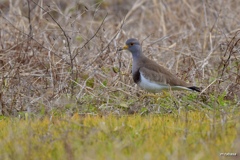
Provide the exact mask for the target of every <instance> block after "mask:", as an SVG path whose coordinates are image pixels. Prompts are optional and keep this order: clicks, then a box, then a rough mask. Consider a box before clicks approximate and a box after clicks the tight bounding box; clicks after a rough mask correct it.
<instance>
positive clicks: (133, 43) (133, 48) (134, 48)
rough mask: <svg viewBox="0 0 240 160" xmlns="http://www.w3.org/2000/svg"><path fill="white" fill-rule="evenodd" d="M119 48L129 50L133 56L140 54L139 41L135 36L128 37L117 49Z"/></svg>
mask: <svg viewBox="0 0 240 160" xmlns="http://www.w3.org/2000/svg"><path fill="white" fill-rule="evenodd" d="M121 50H129V51H130V52H131V53H132V55H133V57H138V56H140V55H141V54H142V47H141V45H140V43H139V41H138V40H137V39H135V38H130V39H128V40H127V41H126V43H125V46H123V47H122V48H120V49H119V51H121Z"/></svg>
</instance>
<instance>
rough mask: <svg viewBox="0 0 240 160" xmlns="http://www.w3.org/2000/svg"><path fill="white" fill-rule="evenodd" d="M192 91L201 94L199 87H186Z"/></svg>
mask: <svg viewBox="0 0 240 160" xmlns="http://www.w3.org/2000/svg"><path fill="white" fill-rule="evenodd" d="M187 88H189V89H191V90H193V91H197V92H201V89H200V88H199V87H196V86H192V87H187Z"/></svg>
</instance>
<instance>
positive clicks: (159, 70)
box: [139, 57, 190, 87]
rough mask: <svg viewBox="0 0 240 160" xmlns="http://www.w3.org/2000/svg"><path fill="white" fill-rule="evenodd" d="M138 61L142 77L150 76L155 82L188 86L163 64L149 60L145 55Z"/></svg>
mask: <svg viewBox="0 0 240 160" xmlns="http://www.w3.org/2000/svg"><path fill="white" fill-rule="evenodd" d="M139 63H141V65H140V66H141V67H140V68H139V71H140V72H141V73H142V74H143V75H144V77H145V76H146V77H151V80H152V81H154V82H156V83H159V84H166V85H171V86H185V87H188V86H190V85H189V84H187V83H186V82H184V81H183V80H181V79H180V78H178V77H177V76H175V75H173V74H172V73H171V72H170V71H168V70H167V69H166V68H164V67H163V66H160V65H159V64H157V63H156V62H154V61H152V60H149V59H147V58H146V57H144V58H143V59H142V61H141V62H139Z"/></svg>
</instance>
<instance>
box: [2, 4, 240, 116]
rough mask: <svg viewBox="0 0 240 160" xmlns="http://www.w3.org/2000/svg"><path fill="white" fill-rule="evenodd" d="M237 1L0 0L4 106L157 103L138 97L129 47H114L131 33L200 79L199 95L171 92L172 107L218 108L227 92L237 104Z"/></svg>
mask: <svg viewBox="0 0 240 160" xmlns="http://www.w3.org/2000/svg"><path fill="white" fill-rule="evenodd" d="M239 7H240V3H239V1H238V0H234V1H220V0H217V1H197V0H195V1H186V0H183V1H170V0H169V1H164V2H163V1H157V0H152V1H147V0H138V1H136V2H134V1H129V2H123V1H121V0H115V1H110V0H109V1H97V0H95V1H93V0H92V1H87V0H86V1H81V2H75V1H70V2H69V1H64V0H58V1H57V0H56V1H46V0H40V1H37V0H28V1H23V0H15V1H1V2H0V9H1V17H0V22H1V23H0V28H1V30H0V36H1V38H0V72H1V74H0V85H1V90H0V105H1V114H2V115H19V114H21V113H24V112H28V113H43V114H45V113H49V112H50V111H54V112H55V111H60V113H61V112H62V111H64V112H66V113H69V114H72V113H75V112H78V113H97V114H106V113H109V112H110V113H116V114H118V113H125V111H126V109H123V108H129V106H130V108H134V107H135V108H142V107H143V108H144V107H147V110H148V111H151V109H150V108H154V104H153V102H152V101H150V100H146V99H145V100H144V101H143V102H140V104H139V103H137V102H136V101H137V100H138V98H137V96H138V94H136V93H137V87H136V85H135V84H133V81H132V78H131V55H130V54H129V53H126V52H124V53H117V52H116V50H117V48H118V47H119V46H122V45H123V44H124V42H125V41H126V40H127V39H128V38H130V37H135V38H138V39H139V40H141V41H142V44H143V49H144V50H145V54H146V55H147V56H148V57H150V58H151V59H154V60H156V61H158V62H159V63H163V64H164V65H165V66H166V67H167V68H169V69H171V71H172V72H174V73H176V74H177V75H178V76H179V77H181V78H182V79H184V80H188V81H190V82H191V83H193V84H195V85H197V86H201V87H202V89H203V93H202V94H201V95H200V96H198V97H197V96H196V95H195V94H193V95H192V94H190V93H185V95H184V94H183V93H174V96H173V97H172V98H170V100H167V103H166V104H167V105H168V106H173V105H172V104H175V105H174V106H173V108H174V107H177V108H180V107H181V106H186V105H189V103H190V106H195V107H196V106H197V108H202V107H207V108H212V107H213V106H219V102H218V97H220V98H221V97H222V96H223V95H224V96H225V97H223V99H224V100H230V101H231V102H233V104H234V105H233V106H235V107H236V106H239V99H240V77H239V75H240V65H239V61H240V60H239V59H240V52H239V44H240V42H239V41H240V31H239V30H240V25H239V19H240V13H239V12H240V8H239ZM140 94H145V93H144V92H140ZM189 94H190V97H189ZM179 96H180V97H182V98H183V99H184V97H185V99H190V101H187V102H184V100H183V101H176V99H175V98H174V97H179ZM191 96H193V97H195V98H193V100H192V99H191ZM211 97H216V99H214V98H211ZM149 101H150V102H149ZM159 103H161V102H159ZM185 103H188V104H185ZM142 104H143V105H142ZM212 104H214V105H212ZM155 108H157V109H159V108H158V107H155ZM160 109H161V110H162V108H160ZM163 109H164V107H163ZM153 110H154V109H153ZM122 111H123V112H122ZM155 111H156V110H155ZM139 112H140V113H142V112H144V110H140V111H139Z"/></svg>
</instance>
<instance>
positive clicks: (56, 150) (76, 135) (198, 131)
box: [0, 112, 240, 160]
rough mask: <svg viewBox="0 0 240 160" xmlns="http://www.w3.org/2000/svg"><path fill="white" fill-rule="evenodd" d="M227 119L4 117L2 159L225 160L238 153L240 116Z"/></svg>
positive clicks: (200, 115)
mask: <svg viewBox="0 0 240 160" xmlns="http://www.w3.org/2000/svg"><path fill="white" fill-rule="evenodd" d="M213 116H215V119H214V120H213V119H212V118H211V117H213ZM225 118H226V120H225V121H224V122H223V121H222V118H221V115H216V114H215V113H213V112H207V113H200V112H182V113H180V114H179V115H176V114H171V115H148V116H140V115H132V116H121V117H116V116H111V115H109V116H104V117H100V116H84V117H81V116H79V115H78V114H75V115H73V116H72V117H66V116H62V117H51V118H49V117H48V118H47V117H45V118H42V119H28V120H23V119H17V118H2V119H1V121H0V128H1V132H0V141H1V143H0V147H1V150H0V159H19V160H21V159H41V160H44V159H119V160H120V159H220V158H224V156H220V154H221V153H229V152H230V153H236V154H238V155H237V157H238V156H239V154H240V152H239V148H237V147H239V144H238V143H239V140H238V139H239V127H240V123H239V115H236V116H228V115H226V117H225ZM233 157H236V156H231V157H230V158H233Z"/></svg>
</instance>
